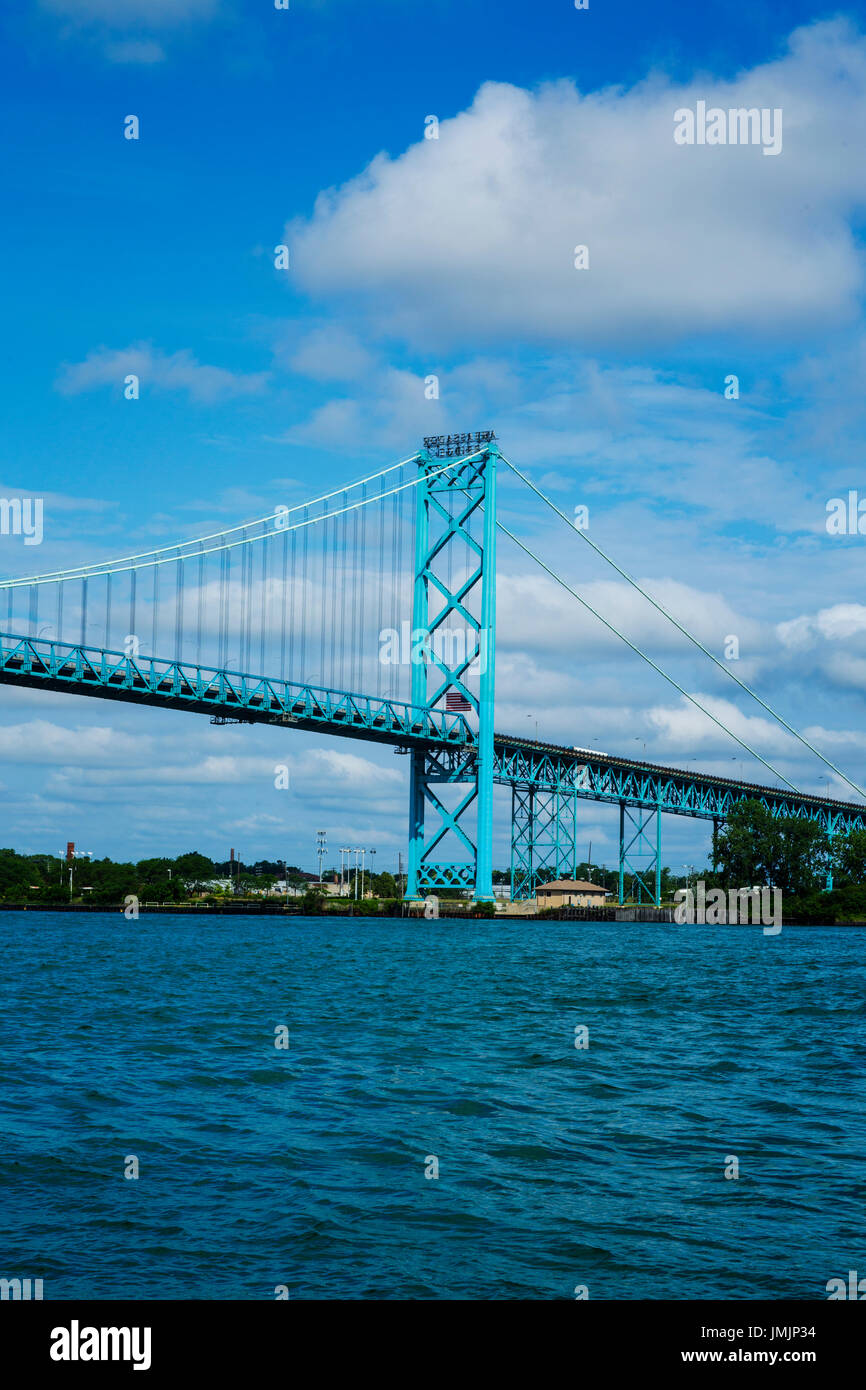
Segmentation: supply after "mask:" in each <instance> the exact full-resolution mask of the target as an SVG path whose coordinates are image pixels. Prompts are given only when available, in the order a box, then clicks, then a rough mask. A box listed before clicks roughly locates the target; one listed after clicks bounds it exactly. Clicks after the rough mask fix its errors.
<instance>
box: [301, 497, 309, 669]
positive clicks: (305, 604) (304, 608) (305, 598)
mask: <svg viewBox="0 0 866 1390" xmlns="http://www.w3.org/2000/svg"><path fill="white" fill-rule="evenodd" d="M308 511H309V508H307V507H305V508H304V521H306V520H307V519H308V518H307V513H308ZM309 533H310V528H309V526H305V527H304V578H303V584H302V587H301V663H300V671H299V679H300V680H302V681H306V679H307V676H308V674H309V673H308V671H307V612H308V609H309V606H310V601H309V595H308V594H307V545H308V537H309Z"/></svg>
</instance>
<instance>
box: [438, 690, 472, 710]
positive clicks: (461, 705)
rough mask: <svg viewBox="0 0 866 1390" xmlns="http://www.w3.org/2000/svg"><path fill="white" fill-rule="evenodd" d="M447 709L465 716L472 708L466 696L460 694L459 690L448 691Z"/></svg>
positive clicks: (446, 696) (446, 694)
mask: <svg viewBox="0 0 866 1390" xmlns="http://www.w3.org/2000/svg"><path fill="white" fill-rule="evenodd" d="M445 708H446V710H453V712H454V713H455V714H464V713H465V712H466V711H467V710H471V709H472V706H471V704H470V703H469V701H468V700H467V699H466V696H465V695H461V694H460V691H459V690H448V691H446V693H445Z"/></svg>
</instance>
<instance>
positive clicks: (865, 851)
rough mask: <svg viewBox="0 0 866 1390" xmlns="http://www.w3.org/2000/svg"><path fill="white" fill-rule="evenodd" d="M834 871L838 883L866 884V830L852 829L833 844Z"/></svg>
mask: <svg viewBox="0 0 866 1390" xmlns="http://www.w3.org/2000/svg"><path fill="white" fill-rule="evenodd" d="M835 850H836V853H835V865H834V873H835V875H836V876H837V877H838V878H839V880H840V883H845V884H848V883H850V884H866V830H852V831H851V834H850V835H845V836H844V837H843V836H840V837H839V839H838V840H837V842H836V845H835Z"/></svg>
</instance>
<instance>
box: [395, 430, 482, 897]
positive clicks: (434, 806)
mask: <svg viewBox="0 0 866 1390" xmlns="http://www.w3.org/2000/svg"><path fill="white" fill-rule="evenodd" d="M496 457H497V450H496V446H495V445H492V444H491V445H485V447H484V448H482V449H480V450H479V451H478V452H477V454H475V455H470V456H469V457H467V458H465V459H462V460H461V459H457V460H455V462H454V464H453V466H452V467H450V468H449V469H448V470H447V471H445V472H443V471H442V468H441V465H440V464H439V463H438V461H437V460H434V459H433V458H431V456H430V454H429V453H428V452H426V451H425V450H422V451H421V452H420V453H419V454H418V467H419V469H420V470H421V472H422V481H421V482H420V483H419V485H418V487H417V490H416V499H417V500H416V513H415V573H414V580H413V599H412V624H413V634H412V645H413V648H414V646H415V638H416V635H417V634H421V635H422V636H423V637H424V639H425V641H426V651H427V657H426V660H425V661H424V662H417V661H413V666H412V704H413V707H415V708H424V709H425V710H426V711H428V713H430V714H431V715H432V714H434V713H436V712H437V710H438V709H439V707H440V705H441V704H442V702H443V701H445V700H446V698H447V696H448V694H449V692H453V693H454V694H455V695H456V696H457V698H459V699H461V700H462V701H465V703H466V706H467V708H468V709H470V710H471V711H472V712H473V713H474V714H475V715H476V716H477V719H478V729H477V732H476V733H475V735H474V738H473V743H474V748H473V749H472V755H471V757H466V758H463V759H460V760H458V762H457V763H452V764H449V765H448V766H444V765H443V764H442V762H441V760H440V759H439V758H438V756H437V753H436V750H435V749H431V750H430V751H429V752H428V754H426V755H425V754H423V753H421V752H416V753H415V754H414V755H413V757H412V763H411V767H410V788H409V855H408V873H407V877H406V898H407V899H414V898H418V897H419V896H421V895H423V893H424V892H426V891H427V890H428V889H431V888H441V887H445V886H459V887H461V888H472V889H474V897H475V898H476V900H477V901H486V902H492V901H493V770H494V751H493V745H494V727H493V720H494V706H493V697H494V668H495V628H496V611H495V581H496V492H495V486H496V484H495V478H496ZM476 514H479V515H481V516H482V517H483V536H482V540H481V542H480V543H479V541H478V540H477V539H476V538H475V537H474V536H473V534H472V531H471V522H472V518H473V517H474V516H475V515H476ZM459 547H465V552H461V553H460V554H458V555H457V557H456V558H457V559H458V565H457V569H458V572H459V573H460V574H461V576H462V575H463V568H464V566H463V564H462V563H461V562H463V561H464V560H465V558H466V556H468V571H469V572H468V574H466V575H465V577H461V579H460V580H459V581H452V579H451V565H450V564H448V557H449V548H453V549H452V550H451V551H450V554H451V555H452V556H454V554H455V551H456V550H459ZM443 571H444V573H443ZM479 588H480V605H479V607H480V612H479V613H478V615H476V613H475V612H473V611H472V602H473V601H474V600H475V596H476V591H477V590H478V589H479ZM434 604H436V605H438V606H437V607H436V609H435V611H434V608H433V605H434ZM452 618H454V619H456V621H457V622H458V623H459V624H460V625H461V626H460V632H461V633H462V634H463V636H464V642H463V644H462V645H461V644H459V643H454V642H453V641H451V640H449V639H450V638H451V637H452V636H453V633H450V632H449V630H448V628H447V627H446V624H447V623H448V622H449V621H450V620H451V619H452ZM467 634H468V635H470V636H467ZM476 662H477V664H478V694H477V695H476V694H475V692H474V690H473V689H472V686H471V683H470V682H469V681H468V679H467V677H468V674H469V672H470V668H471V667H472V665H473V664H474V663H476ZM443 786H447V787H449V788H457V793H456V796H451V797H449V798H448V799H445V798H444V797H443V795H442V794H440V793H441V788H442V787H443ZM437 787H438V788H439V790H437ZM449 802H450V803H452V804H449ZM428 819H429V825H427V824H426V821H427V820H428ZM461 851H462V853H463V854H464V855H465V858H464V859H460V860H457V859H455V858H454V855H455V853H460V852H461Z"/></svg>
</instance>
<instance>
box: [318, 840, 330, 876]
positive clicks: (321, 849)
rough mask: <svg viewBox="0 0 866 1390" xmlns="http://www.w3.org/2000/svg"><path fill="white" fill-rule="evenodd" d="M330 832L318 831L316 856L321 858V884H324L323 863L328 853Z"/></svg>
mask: <svg viewBox="0 0 866 1390" xmlns="http://www.w3.org/2000/svg"><path fill="white" fill-rule="evenodd" d="M327 835H328V832H327V831H326V830H317V831H316V854H317V855H318V856H319V883H321V882H322V861H323V860H324V858H325V855H326V854H327V852H328V839H327Z"/></svg>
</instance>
